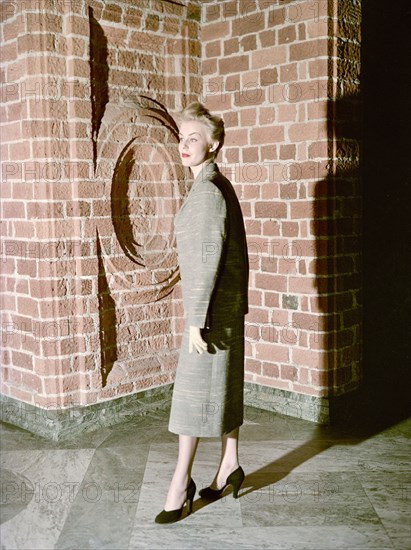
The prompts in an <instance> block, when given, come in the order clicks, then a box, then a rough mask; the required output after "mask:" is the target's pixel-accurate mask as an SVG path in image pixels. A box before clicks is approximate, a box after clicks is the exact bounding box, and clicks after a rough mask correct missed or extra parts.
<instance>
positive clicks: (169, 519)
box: [155, 479, 196, 523]
mask: <svg viewBox="0 0 411 550" xmlns="http://www.w3.org/2000/svg"><path fill="white" fill-rule="evenodd" d="M195 494H196V484H195V483H194V481H193V480H192V479H190V483H189V484H188V487H187V496H186V499H185V501H184V502H183V505H182V507H181V508H178V509H177V510H168V511H167V510H162V511H161V512H160V513H159V514H158V515H157V516H156V519H155V522H156V523H173V522H175V521H177V520H178V519H180V517H181V515H182V513H183V508H184V504H185V503H186V502H187V506H188V513H187V515H188V514H191V512H192V509H193V500H194V495H195Z"/></svg>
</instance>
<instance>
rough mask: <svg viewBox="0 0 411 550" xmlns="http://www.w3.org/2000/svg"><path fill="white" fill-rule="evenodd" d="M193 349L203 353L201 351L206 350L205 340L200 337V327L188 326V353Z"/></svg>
mask: <svg viewBox="0 0 411 550" xmlns="http://www.w3.org/2000/svg"><path fill="white" fill-rule="evenodd" d="M194 349H195V350H196V351H197V353H200V354H201V353H203V351H207V342H205V341H204V340H203V338H202V337H201V329H200V328H199V327H190V338H189V341H188V351H189V353H191V352H192V351H193V350H194Z"/></svg>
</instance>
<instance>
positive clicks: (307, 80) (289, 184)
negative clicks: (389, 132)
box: [202, 0, 360, 397]
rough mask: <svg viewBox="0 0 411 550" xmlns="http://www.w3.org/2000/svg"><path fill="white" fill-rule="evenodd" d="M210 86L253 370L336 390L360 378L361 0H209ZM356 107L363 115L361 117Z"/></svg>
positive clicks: (316, 392)
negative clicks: (238, 239)
mask: <svg viewBox="0 0 411 550" xmlns="http://www.w3.org/2000/svg"><path fill="white" fill-rule="evenodd" d="M202 21H203V24H202V39H203V97H204V99H205V102H206V104H207V106H209V107H210V108H211V109H215V110H218V111H222V112H223V116H224V119H225V121H226V126H227V140H226V148H225V150H223V156H222V158H221V161H222V166H223V168H224V171H225V172H226V173H227V175H228V176H229V177H231V179H232V181H233V182H235V188H236V191H237V193H238V196H239V197H240V199H241V203H242V208H243V213H244V216H245V220H246V230H247V235H248V245H249V254H250V260H251V268H252V272H251V292H250V298H251V310H250V313H249V315H248V316H247V321H246V338H247V342H246V346H247V347H246V350H247V351H246V353H247V357H246V380H247V381H249V382H251V383H255V384H257V385H264V386H272V387H273V388H276V389H280V390H286V391H290V392H292V393H293V394H294V393H301V394H305V395H312V396H318V397H321V396H323V397H331V396H337V395H340V394H343V393H346V392H348V391H350V390H352V389H353V388H355V387H357V386H358V383H359V380H360V372H359V359H360V357H359V342H360V334H359V329H360V317H359V296H358V293H359V288H360V281H359V264H358V262H359V243H358V237H359V231H360V227H359V220H360V211H359V208H360V202H359V192H358V174H357V170H358V132H356V124H355V120H357V121H358V113H356V108H357V103H358V95H357V94H358V82H359V28H360V9H359V3H357V2H348V3H347V2H325V1H320V2H312V1H294V2H265V1H264V0H262V1H261V0H260V1H258V0H247V1H241V0H239V1H227V2H221V3H218V4H217V3H215V2H210V3H209V4H208V5H206V6H205V7H204V8H203V20H202ZM356 117H357V119H356Z"/></svg>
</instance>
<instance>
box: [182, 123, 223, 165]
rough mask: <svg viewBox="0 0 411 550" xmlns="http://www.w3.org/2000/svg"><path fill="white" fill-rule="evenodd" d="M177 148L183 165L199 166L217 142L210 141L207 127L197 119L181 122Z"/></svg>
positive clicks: (208, 157)
mask: <svg viewBox="0 0 411 550" xmlns="http://www.w3.org/2000/svg"><path fill="white" fill-rule="evenodd" d="M179 137H180V143H179V146H178V150H179V152H180V156H181V162H182V163H183V166H190V168H192V167H194V166H199V165H200V164H203V163H204V162H206V161H207V160H209V159H210V158H211V157H212V156H213V151H215V150H216V148H217V146H218V143H211V140H210V136H209V134H208V129H207V127H206V126H205V125H204V124H202V123H201V122H198V121H197V120H190V121H188V122H182V123H181V126H180V133H179Z"/></svg>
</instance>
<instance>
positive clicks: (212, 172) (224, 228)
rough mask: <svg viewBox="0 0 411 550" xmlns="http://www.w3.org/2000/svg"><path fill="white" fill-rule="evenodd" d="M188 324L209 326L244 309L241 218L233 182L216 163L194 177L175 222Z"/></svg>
mask: <svg viewBox="0 0 411 550" xmlns="http://www.w3.org/2000/svg"><path fill="white" fill-rule="evenodd" d="M175 229H176V238H177V253H178V261H179V266H180V276H181V283H182V291H183V303H184V311H185V317H186V322H187V324H188V325H190V326H197V327H200V328H211V326H212V325H213V323H215V322H218V323H219V324H221V323H223V324H225V323H229V324H231V322H232V321H235V319H236V318H239V317H240V316H241V317H243V316H244V315H245V314H246V313H247V311H248V270H249V267H248V255H247V243H246V237H245V229H244V220H243V216H242V212H241V208H240V204H239V202H238V199H237V196H236V194H235V191H234V189H233V186H232V185H231V183H230V182H229V181H228V179H227V178H226V177H224V176H223V175H222V174H221V172H220V171H219V169H218V167H217V165H216V164H215V163H210V164H207V165H206V166H205V167H204V168H203V169H202V171H201V172H200V174H199V175H198V176H197V178H196V179H195V181H194V183H193V186H192V188H191V189H190V192H189V194H188V197H187V198H186V200H185V202H184V204H183V206H182V207H181V209H180V211H179V212H178V214H177V216H176V220H175Z"/></svg>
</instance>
